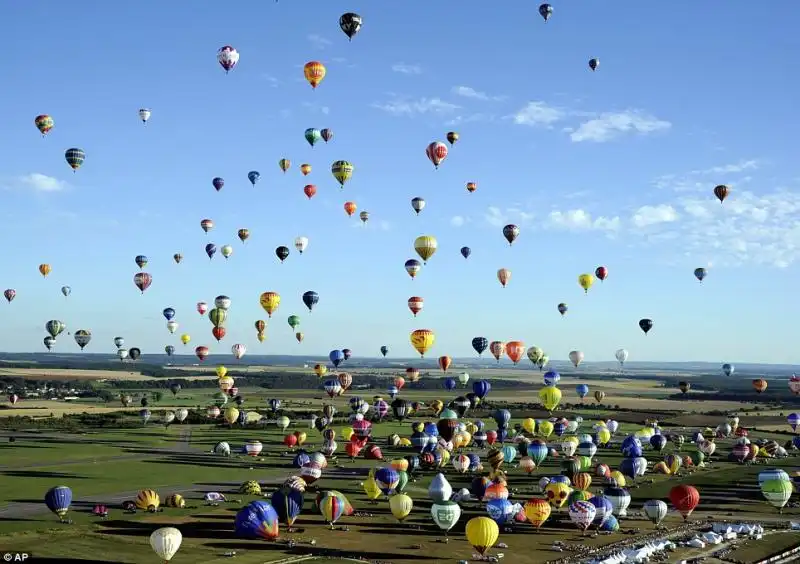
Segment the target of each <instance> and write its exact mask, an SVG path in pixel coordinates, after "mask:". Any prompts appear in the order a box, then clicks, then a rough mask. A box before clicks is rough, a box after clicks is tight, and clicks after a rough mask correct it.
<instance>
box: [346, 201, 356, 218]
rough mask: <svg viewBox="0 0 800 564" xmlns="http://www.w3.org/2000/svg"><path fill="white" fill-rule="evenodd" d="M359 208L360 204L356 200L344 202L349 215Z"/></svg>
mask: <svg viewBox="0 0 800 564" xmlns="http://www.w3.org/2000/svg"><path fill="white" fill-rule="evenodd" d="M357 209H358V206H357V205H356V203H355V202H345V203H344V212H345V213H346V214H347V215H348V217H352V216H353V214H354V213H355V212H356V210H357Z"/></svg>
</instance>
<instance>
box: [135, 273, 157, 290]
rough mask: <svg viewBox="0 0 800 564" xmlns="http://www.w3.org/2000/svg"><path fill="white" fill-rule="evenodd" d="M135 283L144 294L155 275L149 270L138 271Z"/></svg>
mask: <svg viewBox="0 0 800 564" xmlns="http://www.w3.org/2000/svg"><path fill="white" fill-rule="evenodd" d="M133 283H134V284H135V285H136V287H137V288H139V290H140V291H141V292H142V294H144V291H145V290H147V289H148V288H149V287H150V284H152V283H153V277H152V276H151V275H150V274H148V273H147V272H137V273H136V274H135V275H134V276H133Z"/></svg>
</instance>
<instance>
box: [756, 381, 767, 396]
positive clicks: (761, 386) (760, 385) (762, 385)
mask: <svg viewBox="0 0 800 564" xmlns="http://www.w3.org/2000/svg"><path fill="white" fill-rule="evenodd" d="M753 389H754V390H755V391H756V392H758V393H759V394H760V393H762V392H763V391H764V390H766V389H767V381H766V380H764V379H763V378H758V379H756V380H753Z"/></svg>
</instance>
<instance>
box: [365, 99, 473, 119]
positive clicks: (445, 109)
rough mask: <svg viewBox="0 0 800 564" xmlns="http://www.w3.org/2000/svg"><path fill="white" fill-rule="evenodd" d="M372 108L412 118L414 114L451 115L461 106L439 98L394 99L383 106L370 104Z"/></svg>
mask: <svg viewBox="0 0 800 564" xmlns="http://www.w3.org/2000/svg"><path fill="white" fill-rule="evenodd" d="M372 107H373V108H377V109H379V110H383V111H384V112H387V113H390V114H393V115H396V116H402V115H407V116H412V115H415V114H438V115H444V114H452V113H453V112H455V111H456V110H458V109H459V108H460V107H461V106H459V105H457V104H453V103H450V102H445V101H444V100H442V99H441V98H420V99H419V100H407V99H403V98H395V99H393V100H390V101H388V102H385V103H383V104H380V103H377V102H376V103H374V104H372Z"/></svg>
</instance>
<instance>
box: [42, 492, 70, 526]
mask: <svg viewBox="0 0 800 564" xmlns="http://www.w3.org/2000/svg"><path fill="white" fill-rule="evenodd" d="M44 503H45V505H47V508H48V509H49V510H50V511H52V512H53V513H55V514H56V515H58V518H59V519H60V520H61V521H62V522H63V521H64V517H65V516H66V514H67V512H68V511H69V506H70V505H72V490H71V489H69V488H68V487H67V486H56V487H54V488H50V489H49V490H47V493H45V494H44Z"/></svg>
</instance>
